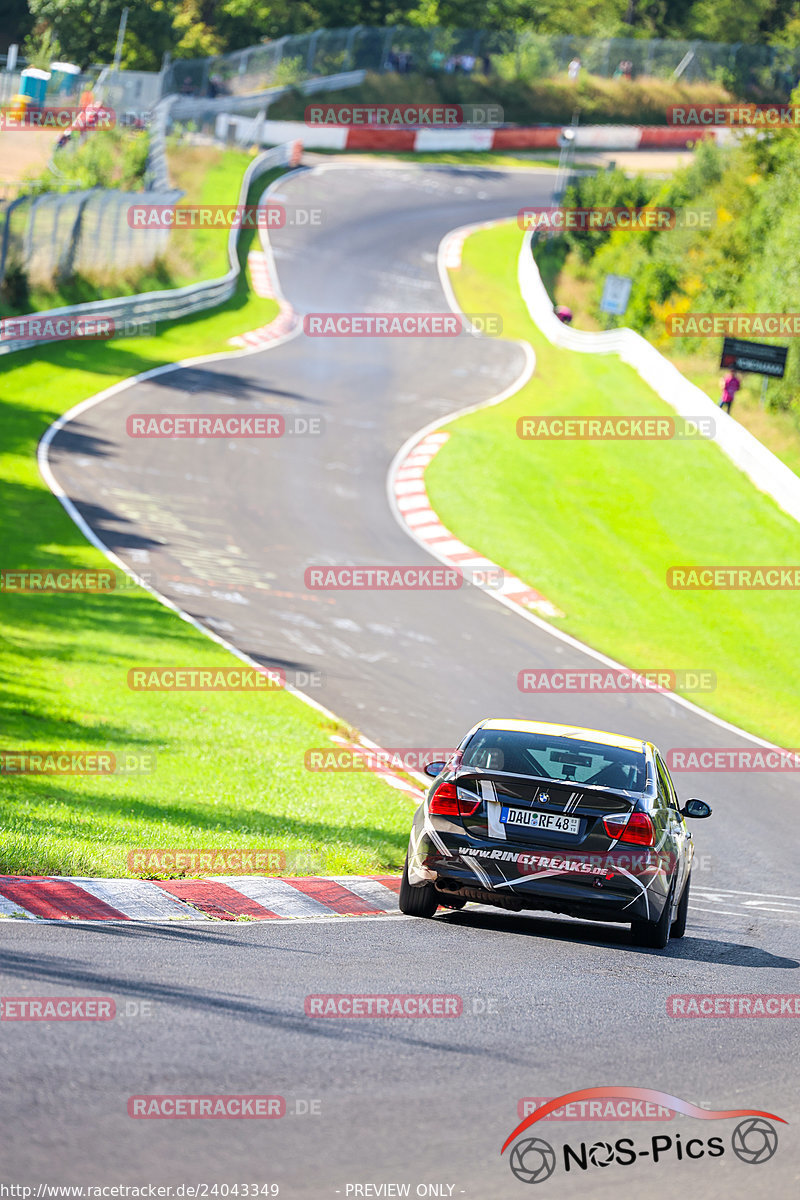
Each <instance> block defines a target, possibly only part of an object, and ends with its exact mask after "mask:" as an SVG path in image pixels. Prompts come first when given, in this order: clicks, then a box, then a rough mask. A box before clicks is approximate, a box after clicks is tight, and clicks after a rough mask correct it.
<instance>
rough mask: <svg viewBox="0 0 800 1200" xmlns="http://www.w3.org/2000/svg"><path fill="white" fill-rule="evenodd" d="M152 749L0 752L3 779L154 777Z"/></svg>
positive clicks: (0, 767)
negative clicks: (19, 776) (36, 777)
mask: <svg viewBox="0 0 800 1200" xmlns="http://www.w3.org/2000/svg"><path fill="white" fill-rule="evenodd" d="M156 761H157V760H156V755H155V754H154V753H153V752H152V751H150V750H126V751H119V750H117V751H111V750H62V749H53V750H0V776H3V775H6V776H11V775H14V776H17V775H114V776H118V775H152V774H153V772H154V771H155V769H156Z"/></svg>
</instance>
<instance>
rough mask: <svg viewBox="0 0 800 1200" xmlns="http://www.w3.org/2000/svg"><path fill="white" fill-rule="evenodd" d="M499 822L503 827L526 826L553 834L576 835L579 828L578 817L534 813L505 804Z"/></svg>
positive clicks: (533, 811) (527, 809)
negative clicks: (550, 831)
mask: <svg viewBox="0 0 800 1200" xmlns="http://www.w3.org/2000/svg"><path fill="white" fill-rule="evenodd" d="M500 821H501V824H503V825H526V826H527V827H528V828H529V829H552V830H553V831H554V832H555V833H577V832H578V830H579V829H580V827H581V822H580V817H565V816H563V814H562V813H543V812H536V811H535V810H534V809H532V808H509V807H508V806H507V805H505V804H504V805H503V808H502V810H501V812H500Z"/></svg>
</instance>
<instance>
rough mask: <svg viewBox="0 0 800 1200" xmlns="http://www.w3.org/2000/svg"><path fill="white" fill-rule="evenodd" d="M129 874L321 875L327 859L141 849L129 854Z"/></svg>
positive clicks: (311, 854) (264, 850) (272, 852)
mask: <svg viewBox="0 0 800 1200" xmlns="http://www.w3.org/2000/svg"><path fill="white" fill-rule="evenodd" d="M127 863H128V870H129V871H130V872H131V874H134V875H142V876H144V877H145V878H154V877H155V878H162V877H164V876H167V875H169V876H184V875H185V876H189V875H298V874H302V875H321V874H324V873H325V871H326V869H327V856H326V855H324V854H322V853H318V852H316V851H310V850H297V851H286V850H277V849H272V848H269V847H256V848H249V847H242V846H210V847H206V848H202V849H197V848H195V847H185V848H182V847H180V848H175V847H166V848H165V847H159V846H147V847H145V846H142V847H137V848H136V849H134V850H129V851H128V856H127Z"/></svg>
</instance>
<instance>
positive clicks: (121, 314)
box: [0, 142, 300, 354]
mask: <svg viewBox="0 0 800 1200" xmlns="http://www.w3.org/2000/svg"><path fill="white" fill-rule="evenodd" d="M299 149H300V148H299V147H298V145H297V143H294V142H289V143H286V144H285V145H283V146H275V147H273V149H271V150H267V151H265V152H264V153H263V154H259V156H258V158H254V159H253V161H252V162H251V163H250V166H249V167H248V168H247V170H246V171H245V173H244V177H243V179H242V186H241V189H240V192H239V204H244V203H245V201H246V200H247V193H248V190H249V188H250V185H251V184H252V182H253V181H254V180H255V179H257V178H258V176H259V175H263V174H265V172H267V171H269V170H272V169H273V168H274V167H285V166H293V165H294V164H295V162H296V161H297V159H298V158H299ZM238 240H239V230H238V229H231V231H230V235H229V237H228V261H229V262H230V269H229V270H228V271H227V273H226V274H225V275H223V276H222V277H221V278H220V279H210V280H205V281H203V282H201V283H193V284H190V285H189V286H188V287H183V288H172V289H169V290H167V291H161V292H143V293H141V294H140V295H137V296H123V297H120V298H119V299H113V300H98V301H93V302H90V303H88V304H72V305H68V306H66V307H64V308H51V309H48V310H47V311H46V312H39V313H31V314H30V319H34V318H35V319H38V320H39V321H40V322H42V325H44V324H45V323H46V322H47V321H48V320H49V321H57V320H59V319H60V318H65V317H71V318H76V317H85V318H87V319H88V318H92V319H94V320H97V319H105V320H109V321H114V323H115V325H116V326H120V327H121V326H129V327H135V326H139V325H147V324H149V323H150V322H156V323H157V322H158V321H165V320H168V321H174V320H176V319H177V318H179V317H185V316H188V315H189V314H190V313H194V312H201V311H202V310H203V309H206V308H213V307H214V306H215V305H217V304H223V303H224V302H225V301H226V300H229V299H230V297H231V296H232V295H233V293H234V291H235V290H236V283H237V280H238V278H239V271H240V269H241V268H240V266H239V260H238V257H237V252H236V251H237V244H238ZM19 319H20V320H23V319H29V318H19ZM59 340H60V338H59V336H58V335H57V334H55V333H54V335H53V336H52V337H37V338H7V339H0V354H11V353H13V352H14V351H15V350H28V349H30V348H31V347H34V346H40V345H42V344H43V343H44V342H55V341H59Z"/></svg>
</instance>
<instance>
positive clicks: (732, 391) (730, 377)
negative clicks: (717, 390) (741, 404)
mask: <svg viewBox="0 0 800 1200" xmlns="http://www.w3.org/2000/svg"><path fill="white" fill-rule="evenodd" d="M741 386H742V382H741V380H740V379H739V376H738V375H737V374H736V372H735V371H729V372H728V374H727V375H726V376H725V378H724V379H723V381H722V399H721V400H720V402H719V406H720V408H721V409H722V411H723V412H726V413H729V412H730V411H731V405H732V404H733V402H734V400H735V399H736V393H737V392H738V390H739V388H740V387H741Z"/></svg>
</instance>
